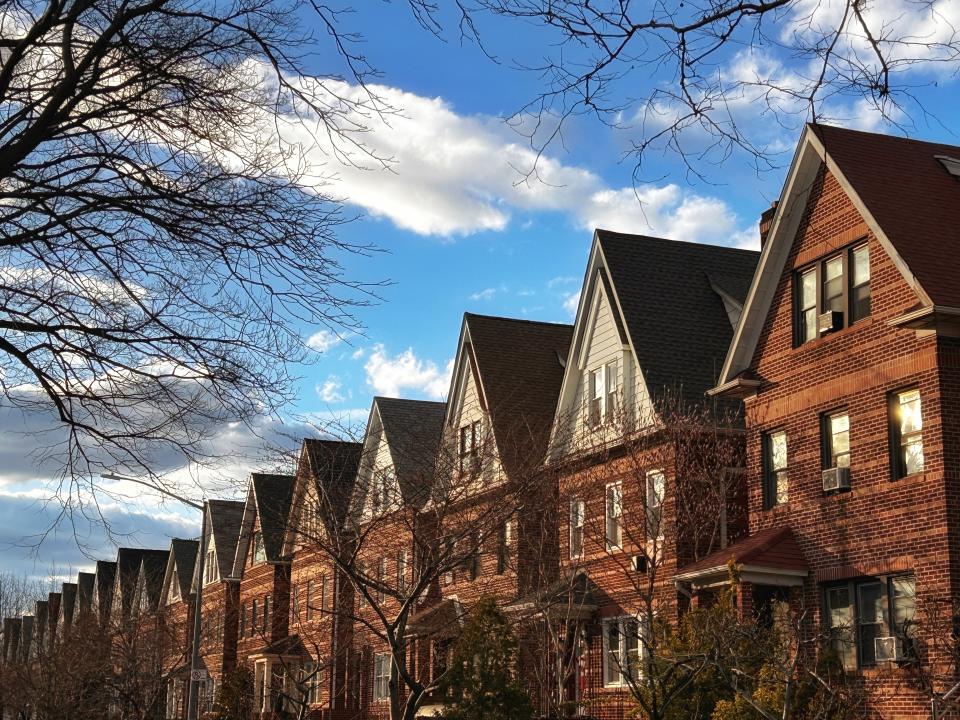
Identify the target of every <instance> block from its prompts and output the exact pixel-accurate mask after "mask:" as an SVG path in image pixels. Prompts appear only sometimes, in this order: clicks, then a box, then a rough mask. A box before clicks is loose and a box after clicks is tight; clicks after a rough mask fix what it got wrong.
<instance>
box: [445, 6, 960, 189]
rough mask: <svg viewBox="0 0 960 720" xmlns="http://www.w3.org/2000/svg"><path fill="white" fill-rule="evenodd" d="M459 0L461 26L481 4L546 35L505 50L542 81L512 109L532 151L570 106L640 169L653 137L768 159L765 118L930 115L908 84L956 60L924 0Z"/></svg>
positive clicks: (778, 123)
mask: <svg viewBox="0 0 960 720" xmlns="http://www.w3.org/2000/svg"><path fill="white" fill-rule="evenodd" d="M458 6H459V7H460V9H461V11H462V18H463V19H462V20H461V22H460V30H461V33H462V34H464V35H465V36H467V37H470V38H472V39H474V40H476V41H478V42H480V44H481V45H483V44H484V40H485V38H484V36H483V32H489V31H488V30H487V28H489V27H494V28H495V27H496V24H495V23H494V24H492V25H491V24H489V23H485V22H480V20H481V19H483V20H486V18H483V16H484V15H488V14H490V15H493V16H496V17H498V18H501V19H506V20H508V21H519V22H524V23H526V24H527V25H532V26H534V27H536V28H538V29H540V30H541V31H542V32H543V36H542V37H543V40H544V42H543V44H542V45H538V44H537V43H536V42H535V41H534V42H531V43H528V44H525V47H529V46H531V45H532V46H534V47H536V48H537V49H538V50H539V48H541V47H543V48H544V49H543V50H542V53H543V55H542V56H541V57H538V58H535V59H529V58H523V57H520V58H518V57H510V58H507V60H513V61H514V62H515V63H517V64H518V65H519V66H520V67H522V68H523V69H525V70H528V71H530V72H533V73H536V74H537V75H538V77H539V78H540V80H541V88H540V91H539V93H538V94H537V95H536V96H535V97H534V98H532V99H531V100H530V101H529V102H528V103H527V104H526V105H524V106H523V107H522V108H519V110H518V111H517V113H516V115H515V116H514V121H515V122H516V124H517V126H518V127H519V128H520V129H521V130H522V131H523V132H527V133H529V134H530V138H531V141H532V142H533V144H534V146H535V147H536V148H537V149H538V150H543V149H544V148H546V147H547V146H548V145H550V144H551V143H554V142H558V141H560V139H561V138H562V135H563V131H564V128H565V127H566V123H567V121H568V120H569V119H571V118H574V117H577V116H590V117H593V118H596V119H598V120H599V121H600V122H602V123H605V124H607V125H609V126H611V127H613V128H616V129H618V130H623V131H624V132H625V134H626V137H627V138H629V142H630V145H629V152H630V153H631V154H632V156H633V158H634V159H635V160H636V161H637V166H636V170H637V174H638V175H639V171H640V169H641V163H642V161H643V160H644V159H645V158H646V157H647V155H648V154H649V153H650V152H651V151H660V150H666V151H668V152H670V153H675V154H676V155H677V156H678V157H679V158H680V159H682V161H684V162H685V163H686V166H687V169H688V172H689V173H691V174H693V175H696V176H703V175H704V174H706V172H707V167H706V166H707V164H708V163H719V162H721V161H723V160H725V159H726V158H727V157H729V155H730V154H731V153H733V152H745V153H747V154H748V156H750V157H751V158H753V159H754V160H755V161H756V165H757V167H758V168H761V169H763V168H769V167H772V166H774V165H775V164H776V163H777V160H778V154H779V153H780V152H782V149H778V148H777V147H775V144H776V143H775V142H774V137H773V134H772V133H770V132H769V130H770V129H771V128H776V129H779V128H782V127H787V128H789V127H791V126H794V127H795V126H796V125H797V124H798V123H799V122H802V121H803V120H810V121H821V120H831V119H832V120H848V121H849V120H853V119H856V118H859V117H862V116H863V115H864V114H865V113H874V114H876V115H877V116H878V117H879V118H882V119H884V120H886V121H888V122H890V123H893V124H895V125H898V126H900V127H902V128H908V127H910V125H911V123H912V122H913V121H914V120H915V119H919V118H921V117H922V118H924V119H929V117H930V116H929V112H928V110H927V109H926V108H924V106H923V104H922V102H921V100H920V99H918V97H917V89H918V87H920V86H922V85H930V86H934V85H936V82H937V79H938V76H939V75H941V74H952V73H954V72H955V71H956V63H957V60H958V58H960V35H958V32H957V28H956V26H955V24H953V23H952V22H951V20H950V18H949V17H947V16H946V15H945V14H944V8H943V6H942V4H941V3H938V2H935V1H934V0H904V1H903V2H890V3H867V2H863V1H862V0H837V1H836V2H809V1H808V0H757V1H756V2H753V1H750V0H721V1H719V2H699V1H694V2H689V1H687V2H676V3H645V2H630V1H629V0H628V1H626V2H624V1H623V0H600V2H595V1H592V0H561V1H560V2H557V1H556V0H460V2H458ZM478 28H483V31H481V30H480V29H478ZM487 39H488V40H489V39H491V38H487ZM490 52H491V53H493V52H494V51H493V50H490ZM498 59H499V58H498ZM531 116H532V117H533V118H534V120H533V122H531V120H530V117H531Z"/></svg>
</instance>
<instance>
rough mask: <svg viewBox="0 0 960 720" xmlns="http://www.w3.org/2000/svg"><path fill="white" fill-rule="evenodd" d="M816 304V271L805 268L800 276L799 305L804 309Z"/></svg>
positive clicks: (813, 306)
mask: <svg viewBox="0 0 960 720" xmlns="http://www.w3.org/2000/svg"><path fill="white" fill-rule="evenodd" d="M816 306H817V271H816V270H807V271H806V272H805V273H804V274H803V275H801V276H800V307H801V308H802V309H804V310H807V309H809V308H816Z"/></svg>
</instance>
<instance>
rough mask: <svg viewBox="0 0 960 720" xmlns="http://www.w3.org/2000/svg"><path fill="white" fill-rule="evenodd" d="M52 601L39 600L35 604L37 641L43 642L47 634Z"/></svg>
mask: <svg viewBox="0 0 960 720" xmlns="http://www.w3.org/2000/svg"><path fill="white" fill-rule="evenodd" d="M49 606H50V603H49V602H48V601H46V600H37V601H36V603H34V606H33V616H34V617H35V618H36V619H37V627H36V639H37V643H38V644H39V643H41V642H43V638H44V636H45V635H46V634H47V627H48V626H49V624H50V617H49V616H48V615H47V611H48V608H49Z"/></svg>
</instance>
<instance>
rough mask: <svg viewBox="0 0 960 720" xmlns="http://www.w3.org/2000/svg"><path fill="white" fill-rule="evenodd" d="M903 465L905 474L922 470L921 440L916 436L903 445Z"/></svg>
mask: <svg viewBox="0 0 960 720" xmlns="http://www.w3.org/2000/svg"><path fill="white" fill-rule="evenodd" d="M903 460H904V463H903V466H904V468H905V469H906V471H907V475H913V474H914V473H919V472H923V442H922V441H921V440H920V438H916V439H914V440H911V441H910V442H907V443H906V444H904V446H903Z"/></svg>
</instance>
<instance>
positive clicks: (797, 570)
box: [673, 527, 810, 589]
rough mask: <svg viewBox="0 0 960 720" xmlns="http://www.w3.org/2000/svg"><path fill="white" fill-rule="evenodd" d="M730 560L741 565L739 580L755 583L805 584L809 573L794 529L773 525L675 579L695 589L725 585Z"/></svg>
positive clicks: (728, 573) (684, 571)
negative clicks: (804, 581)
mask: <svg viewBox="0 0 960 720" xmlns="http://www.w3.org/2000/svg"><path fill="white" fill-rule="evenodd" d="M731 561H732V562H733V563H734V564H735V565H737V566H738V567H739V569H740V579H741V580H742V581H743V582H749V583H753V584H755V585H774V586H779V587H792V586H796V585H802V584H803V580H804V578H806V577H807V575H808V574H809V572H810V570H809V568H808V567H807V561H806V560H805V559H804V557H803V551H802V550H801V549H800V545H799V543H797V538H796V537H795V536H794V534H793V530H791V529H790V528H789V527H774V528H768V529H766V530H760V531H759V532H756V533H754V534H753V535H751V536H750V537H748V538H745V539H743V540H741V541H740V542H737V543H734V544H733V545H730V546H729V547H726V548H724V549H723V550H719V551H717V552H715V553H713V554H712V555H708V556H707V557H705V558H703V559H702V560H700V561H698V562H695V563H693V564H691V565H687V566H685V567H683V568H681V569H680V572H678V573H677V574H676V575H674V578H673V579H674V580H675V581H676V582H678V583H689V584H690V585H691V586H692V587H693V588H694V589H700V588H708V587H715V586H717V585H723V584H725V583H726V582H727V581H728V580H729V578H730V572H729V568H728V565H729V563H730V562H731Z"/></svg>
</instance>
